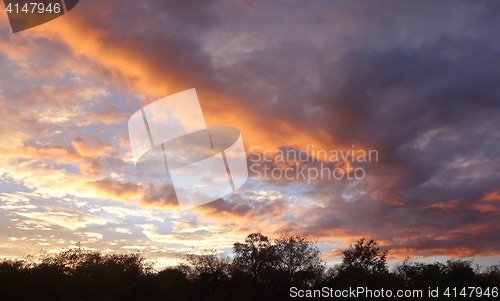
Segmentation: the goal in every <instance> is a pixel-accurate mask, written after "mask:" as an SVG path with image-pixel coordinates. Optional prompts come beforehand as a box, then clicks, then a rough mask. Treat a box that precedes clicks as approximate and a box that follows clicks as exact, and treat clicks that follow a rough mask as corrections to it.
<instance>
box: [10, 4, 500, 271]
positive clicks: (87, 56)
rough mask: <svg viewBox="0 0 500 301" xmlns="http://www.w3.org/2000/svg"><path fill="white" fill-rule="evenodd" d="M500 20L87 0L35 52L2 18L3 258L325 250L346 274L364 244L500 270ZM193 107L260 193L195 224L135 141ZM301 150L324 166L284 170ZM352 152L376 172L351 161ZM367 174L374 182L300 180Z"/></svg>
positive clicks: (30, 38)
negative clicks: (353, 247) (243, 247)
mask: <svg viewBox="0 0 500 301" xmlns="http://www.w3.org/2000/svg"><path fill="white" fill-rule="evenodd" d="M499 11H500V3H499V2H494V1H488V2H486V1H454V2H449V1H442V2H435V1H418V2H417V1H414V2H409V1H404V2H402V1H295V0H290V1H263V0H254V1H251V0H248V1H247V0H237V1H227V0H217V1H160V0H158V1H150V0H144V1H130V0H120V1H118V0H109V1H86V0H81V1H80V3H79V4H78V5H77V6H76V7H75V8H74V9H73V10H71V12H69V13H68V14H65V15H64V16H62V17H59V18H57V19H55V20H53V21H51V22H48V23H45V24H43V25H40V26H37V27H34V28H31V29H28V30H25V31H21V32H18V33H15V34H13V33H12V30H11V28H10V25H9V21H8V18H7V13H0V70H1V72H0V129H1V131H0V229H1V231H0V257H2V258H3V257H5V258H13V257H21V258H22V257H25V256H27V255H29V254H31V255H37V254H39V251H40V250H46V251H47V252H50V253H54V252H58V251H59V250H62V249H68V248H71V247H73V246H75V245H76V244H77V242H80V243H81V244H82V245H84V246H85V247H88V248H92V249H95V250H99V251H101V252H106V253H108V252H109V253H123V252H137V251H140V252H141V254H143V255H144V256H145V257H146V258H148V259H150V260H154V261H156V262H157V265H158V266H168V265H174V264H175V263H176V258H177V257H176V254H178V253H182V252H187V251H190V250H192V249H193V248H195V249H200V248H205V249H217V250H221V251H225V252H230V250H231V246H232V244H233V243H234V242H237V241H242V240H243V239H244V237H245V236H246V235H248V234H250V233H252V232H262V233H263V234H264V235H268V236H271V237H278V236H279V235H281V234H283V233H285V232H287V231H288V232H289V233H291V234H308V235H309V236H310V237H311V238H313V239H319V242H318V245H319V248H320V250H321V251H322V256H323V258H324V259H325V260H327V262H329V263H335V262H339V261H340V260H341V259H340V256H341V254H340V250H342V249H343V248H346V247H348V246H349V245H350V244H353V243H355V242H356V240H357V239H358V238H360V237H371V238H374V239H376V240H377V241H378V242H379V243H380V245H381V246H382V247H384V248H388V249H390V253H389V259H390V260H391V261H398V260H402V259H404V258H406V257H410V258H413V259H421V260H430V259H434V258H438V259H440V260H444V259H446V258H449V257H474V258H476V262H478V263H484V264H495V263H498V262H499V260H500V240H499V239H498V238H499V237H500V218H499V217H500V174H499V172H498V170H500V156H499V155H500V134H499V129H500V99H499V96H500V68H499V66H500V31H499V30H498V28H500V19H499V18H498V12H499ZM192 88H195V89H196V92H197V95H198V97H199V101H200V105H201V108H202V111H203V114H204V118H205V122H206V124H207V125H212V126H217V125H227V126H232V127H235V128H238V129H239V130H240V131H241V136H242V139H243V142H244V145H245V150H246V153H247V163H248V167H249V176H250V177H249V179H248V180H247V181H246V183H245V184H244V185H243V186H242V187H241V188H239V189H238V190H237V191H236V192H235V193H233V194H230V195H228V196H226V197H224V198H222V199H218V200H216V201H213V202H211V203H208V204H206V205H203V206H200V207H196V208H194V209H191V210H187V211H181V210H179V206H178V202H177V199H176V195H175V191H174V188H173V186H172V182H171V179H170V178H169V176H168V175H158V174H151V173H146V172H141V171H139V170H137V169H136V168H135V166H134V161H133V157H132V153H131V149H130V141H129V136H128V130H127V122H128V119H129V118H130V117H131V116H132V114H134V113H135V112H136V111H138V110H140V109H141V107H143V106H145V105H147V104H150V103H152V102H154V101H155V100H158V99H161V98H163V97H165V96H168V95H171V94H174V93H178V92H181V91H185V90H188V89H192ZM301 150H304V151H307V150H308V151H309V156H308V157H307V158H308V159H307V160H303V161H300V160H282V158H279V155H280V152H281V153H286V152H287V151H288V152H289V153H293V152H296V153H299V152H300V151H301ZM312 150H314V151H318V150H323V151H325V152H327V153H328V154H333V153H335V152H337V153H338V154H339V155H338V158H337V159H338V160H330V158H328V159H327V158H326V157H324V156H323V157H321V156H320V155H316V159H315V155H314V154H315V153H314V152H312ZM370 150H372V151H373V154H374V156H373V157H370V158H369V159H370V160H368V159H366V160H364V161H367V162H363V160H357V156H358V154H360V152H362V151H365V152H367V153H368V152H369V151H370ZM348 151H349V152H350V154H352V152H355V153H356V157H352V156H351V157H350V158H349V156H347V158H346V160H343V158H342V155H341V154H347V152H348ZM264 153H265V155H266V157H263V155H264ZM316 154H317V153H316ZM375 154H376V156H375ZM344 157H346V156H344ZM287 159H290V158H287ZM266 160H267V161H266ZM350 167H352V168H353V169H354V168H356V169H358V168H359V169H360V172H359V173H358V174H357V175H358V176H359V177H360V179H356V178H354V179H347V177H344V178H342V179H334V178H330V179H328V178H326V177H324V178H323V179H321V178H320V177H318V178H317V179H311V177H307V178H306V177H300V176H296V175H297V174H296V172H298V170H300V169H301V168H305V169H306V170H308V171H314V170H315V169H316V170H321V169H324V168H327V169H328V170H336V168H338V169H337V173H336V175H338V173H339V172H345V171H346V170H347V169H348V168H350ZM265 168H269V169H268V171H267V172H269V171H276V174H279V171H280V170H281V171H284V170H286V169H287V168H291V169H290V170H291V172H290V175H292V174H293V175H295V177H294V176H292V177H290V178H285V177H273V176H270V177H269V176H268V177H264V176H263V173H264V171H265ZM361 170H362V171H363V177H361ZM306 173H307V171H306Z"/></svg>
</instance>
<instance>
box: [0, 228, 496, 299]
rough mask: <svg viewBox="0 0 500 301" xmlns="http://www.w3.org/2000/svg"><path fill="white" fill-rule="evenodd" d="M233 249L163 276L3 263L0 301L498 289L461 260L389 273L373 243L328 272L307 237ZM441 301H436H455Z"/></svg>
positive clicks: (75, 264)
mask: <svg viewBox="0 0 500 301" xmlns="http://www.w3.org/2000/svg"><path fill="white" fill-rule="evenodd" d="M233 249H234V256H233V257H232V258H231V257H229V256H227V255H226V254H223V253H219V252H217V251H215V250H202V251H201V252H191V253H188V254H184V255H180V263H179V264H178V266H176V267H171V268H166V269H164V270H161V271H155V270H154V269H153V268H152V264H151V263H150V262H148V261H146V260H145V258H143V257H142V256H141V255H140V254H138V253H132V254H101V253H99V252H96V251H92V250H88V249H85V248H83V247H82V246H80V245H78V246H77V247H76V248H73V249H70V250H66V251H62V252H59V253H55V254H48V253H46V252H44V253H42V254H41V256H40V259H39V260H38V261H34V260H33V259H32V258H31V257H29V258H26V259H22V260H21V259H17V260H12V259H5V260H3V261H0V291H1V292H2V295H1V296H2V298H1V300H9V301H10V300H13V301H16V300H41V301H43V300H51V301H58V300H61V301H62V300H64V301H77V300H78V301H86V300H93V301H101V300H102V301H104V300H106V301H109V300H112V301H114V300H120V301H122V300H125V301H127V300H130V301H136V300H137V301H138V300H178V301H184V300H186V301H188V300H205V301H211V300H217V301H220V300H238V301H240V300H241V301H245V300H294V299H297V298H292V297H290V288H291V287H297V288H298V289H310V290H321V289H322V288H323V287H328V288H333V289H337V290H342V289H348V288H349V287H366V288H368V289H372V290H377V289H381V288H384V289H385V290H387V289H391V290H393V291H395V290H398V289H422V290H424V291H425V292H427V289H428V288H429V287H433V288H435V287H439V288H440V290H444V289H445V288H446V287H469V286H476V287H482V288H483V289H486V287H490V289H491V288H492V287H498V286H500V266H492V267H489V268H487V269H480V268H478V267H473V265H472V260H465V259H461V258H459V259H450V260H448V261H447V262H446V263H431V264H425V263H419V262H412V261H410V260H408V259H407V260H405V261H403V262H402V263H401V264H399V265H398V266H397V267H396V268H395V269H394V270H393V271H389V270H388V267H387V256H388V252H389V251H388V250H383V249H381V248H380V247H378V244H377V242H376V241H375V240H373V239H364V238H361V239H360V240H358V242H357V243H356V244H354V245H351V246H350V247H349V248H348V249H346V250H342V251H341V252H342V254H343V256H344V258H343V262H342V263H341V264H340V265H338V266H335V267H333V268H330V269H328V270H325V263H324V262H323V261H322V259H321V253H320V251H319V249H318V247H317V241H316V240H310V239H309V238H308V236H307V235H290V234H288V233H285V234H283V235H282V236H280V237H279V238H269V237H267V236H265V235H263V234H262V233H252V234H250V235H248V236H247V237H246V239H245V240H244V242H237V243H235V244H234V245H233ZM441 297H442V296H441ZM441 297H440V298H433V300H444V299H446V300H449V299H450V298H447V297H442V298H441ZM308 299H313V300H314V298H308ZM323 299H324V298H323ZM342 299H345V300H350V298H349V297H347V298H342ZM390 299H393V298H387V300H390ZM451 299H453V298H451ZM475 299H476V300H482V299H481V298H475ZM483 299H484V300H492V299H491V298H483ZM377 300H385V299H384V298H377Z"/></svg>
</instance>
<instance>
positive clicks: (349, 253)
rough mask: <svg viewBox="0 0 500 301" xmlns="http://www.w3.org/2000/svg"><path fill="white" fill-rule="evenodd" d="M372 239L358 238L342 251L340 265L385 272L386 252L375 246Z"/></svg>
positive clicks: (375, 242) (387, 251)
mask: <svg viewBox="0 0 500 301" xmlns="http://www.w3.org/2000/svg"><path fill="white" fill-rule="evenodd" d="M377 245H378V243H377V241H375V240H374V239H368V240H367V239H365V238H364V237H363V238H360V239H359V240H358V242H357V243H356V244H354V245H350V246H349V248H348V249H345V250H343V251H342V254H343V255H344V258H343V260H342V265H343V266H344V267H347V268H360V269H363V270H365V271H369V272H387V271H388V270H387V254H388V253H389V250H383V249H381V248H380V247H378V246H377Z"/></svg>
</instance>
